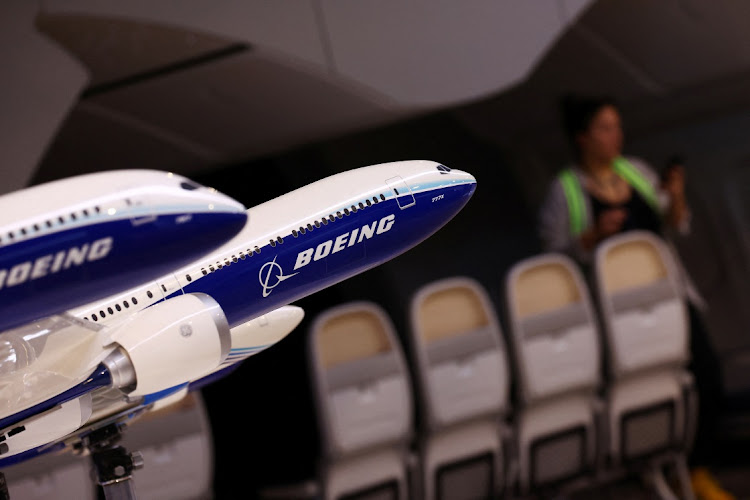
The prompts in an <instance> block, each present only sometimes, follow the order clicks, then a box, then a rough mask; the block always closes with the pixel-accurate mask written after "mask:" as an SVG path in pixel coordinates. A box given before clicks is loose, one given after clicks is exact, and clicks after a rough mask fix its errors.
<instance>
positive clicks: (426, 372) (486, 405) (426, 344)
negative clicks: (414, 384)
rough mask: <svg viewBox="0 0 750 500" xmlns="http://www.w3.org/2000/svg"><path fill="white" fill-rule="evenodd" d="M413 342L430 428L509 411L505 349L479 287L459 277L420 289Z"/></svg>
mask: <svg viewBox="0 0 750 500" xmlns="http://www.w3.org/2000/svg"><path fill="white" fill-rule="evenodd" d="M409 339H410V345H411V346H412V349H411V355H412V356H413V358H414V362H415V363H413V366H414V367H415V368H416V371H417V378H418V382H419V384H418V387H419V389H420V398H419V400H420V402H421V403H422V405H423V410H424V411H423V412H422V414H423V415H424V417H425V419H426V422H425V423H426V424H427V426H428V428H430V429H436V428H439V427H442V426H447V425H450V424H453V423H456V422H460V421H464V420H467V419H470V418H475V417H478V416H482V415H487V414H502V413H504V412H506V411H507V410H508V406H509V402H508V400H509V379H508V377H509V374H508V362H507V355H506V349H505V346H504V342H503V339H502V335H501V331H500V324H499V322H498V319H497V314H496V313H495V309H494V306H493V305H492V303H491V301H490V298H489V296H488V294H487V292H486V291H485V290H484V288H483V287H482V285H481V284H480V283H479V282H477V281H476V280H474V279H471V278H468V277H464V276H456V277H450V278H445V279H441V280H438V281H434V282H432V283H428V284H426V285H424V286H422V287H421V288H420V289H418V290H417V291H416V293H415V294H414V295H413V296H412V299H411V304H410V329H409Z"/></svg>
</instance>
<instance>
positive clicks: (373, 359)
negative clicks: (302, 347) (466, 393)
mask: <svg viewBox="0 0 750 500" xmlns="http://www.w3.org/2000/svg"><path fill="white" fill-rule="evenodd" d="M308 345H309V349H308V355H309V361H310V367H311V371H312V380H313V390H314V399H315V401H316V410H317V415H318V425H319V429H320V435H321V443H322V456H321V460H320V462H319V467H318V468H319V486H320V492H321V493H322V495H321V496H320V498H325V499H342V500H343V499H347V500H355V499H365V498H367V499H369V498H378V499H381V498H382V499H388V498H393V499H396V498H410V497H411V494H410V485H411V482H410V481H411V476H410V469H411V467H412V466H413V464H412V462H411V459H412V457H411V456H410V453H409V449H410V446H411V439H412V433H413V431H412V394H411V381H410V378H409V375H408V371H407V366H406V361H405V359H404V354H403V352H402V349H401V346H400V344H399V343H398V338H397V336H396V332H395V330H394V327H393V324H392V321H391V319H390V318H389V317H388V315H387V313H386V312H385V311H384V310H383V309H382V308H381V307H380V306H378V305H377V304H375V303H372V302H367V301H358V302H350V303H346V304H341V305H339V306H335V307H332V308H330V309H328V310H326V311H323V312H322V313H320V314H319V315H318V316H317V317H316V318H315V319H314V321H313V323H312V326H311V329H310V336H309V338H308Z"/></svg>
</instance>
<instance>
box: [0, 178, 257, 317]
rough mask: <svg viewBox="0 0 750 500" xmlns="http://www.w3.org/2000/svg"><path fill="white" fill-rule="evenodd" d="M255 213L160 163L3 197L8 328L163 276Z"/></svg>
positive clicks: (0, 297)
mask: <svg viewBox="0 0 750 500" xmlns="http://www.w3.org/2000/svg"><path fill="white" fill-rule="evenodd" d="M19 214H22V217H19V216H18V215H19ZM246 221H247V214H246V212H245V207H244V206H243V205H242V204H240V203H238V202H237V201H235V200H233V199H231V198H229V197H228V196H226V195H224V194H222V193H219V192H217V191H216V190H214V189H210V188H206V187H203V186H200V185H198V184H196V183H195V182H193V181H191V180H189V179H187V178H185V177H182V176H179V175H176V174H172V173H167V172H159V171H153V170H119V171H111V172H100V173H95V174H87V175H81V176H77V177H70V178H67V179H61V180H58V181H54V182H49V183H46V184H40V185H37V186H33V187H30V188H27V189H23V190H21V191H16V192H14V193H10V194H7V195H4V196H0V332H2V331H4V330H6V329H8V328H12V327H15V326H20V325H22V324H25V323H27V322H29V321H32V320H36V319H39V318H44V317H47V316H49V315H51V314H56V313H60V312H63V311H65V310H67V309H70V308H71V307H75V306H78V305H81V304H84V303H86V302H89V301H91V300H95V299H97V298H99V297H103V296H106V295H110V294H112V293H115V292H117V291H119V290H123V289H126V288H129V287H132V286H135V285H137V284H139V283H143V282H144V281H146V280H148V279H153V278H155V277H157V276H160V275H162V274H164V273H165V272H167V271H168V270H170V269H174V268H176V267H178V266H180V265H182V264H184V263H186V262H189V261H190V260H193V259H194V258H196V257H198V256H200V255H202V254H205V253H206V252H207V251H209V250H211V249H214V248H216V247H218V246H219V245H221V244H222V243H223V242H225V241H226V240H227V239H229V238H231V237H232V236H234V235H235V234H237V233H238V232H239V231H240V229H242V228H243V227H244V225H245V222H246ZM198 234H200V235H202V236H201V237H200V238H196V235H198Z"/></svg>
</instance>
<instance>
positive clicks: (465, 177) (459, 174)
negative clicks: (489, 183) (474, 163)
mask: <svg viewBox="0 0 750 500" xmlns="http://www.w3.org/2000/svg"><path fill="white" fill-rule="evenodd" d="M450 173H451V174H452V176H453V177H456V178H457V179H458V180H460V181H461V182H465V183H467V184H476V183H477V180H476V179H475V178H474V176H473V175H471V174H470V173H468V172H464V171H463V170H456V169H453V170H451V171H450Z"/></svg>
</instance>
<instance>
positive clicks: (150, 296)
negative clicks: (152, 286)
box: [146, 290, 154, 299]
mask: <svg viewBox="0 0 750 500" xmlns="http://www.w3.org/2000/svg"><path fill="white" fill-rule="evenodd" d="M146 295H148V298H149V299H151V298H153V297H154V294H153V293H151V290H148V291H147V292H146Z"/></svg>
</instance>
